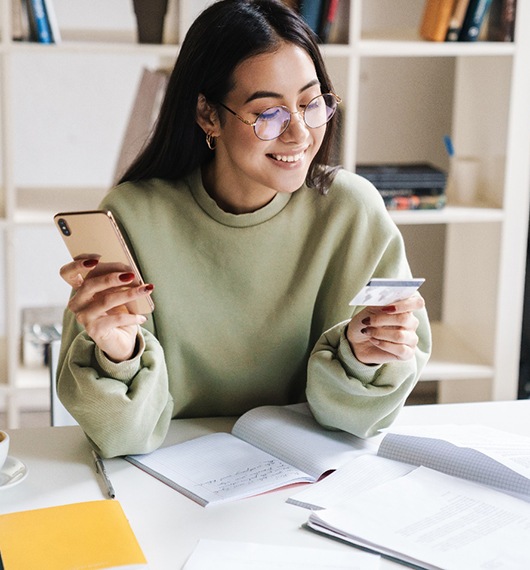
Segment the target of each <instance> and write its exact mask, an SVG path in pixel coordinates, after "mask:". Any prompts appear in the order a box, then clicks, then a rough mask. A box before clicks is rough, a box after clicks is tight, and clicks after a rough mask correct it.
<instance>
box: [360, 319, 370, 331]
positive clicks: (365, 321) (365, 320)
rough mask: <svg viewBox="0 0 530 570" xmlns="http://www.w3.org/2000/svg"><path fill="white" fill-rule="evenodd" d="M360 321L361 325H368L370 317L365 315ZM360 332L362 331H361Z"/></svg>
mask: <svg viewBox="0 0 530 570" xmlns="http://www.w3.org/2000/svg"><path fill="white" fill-rule="evenodd" d="M361 323H362V324H363V325H369V324H370V317H366V318H365V319H363V320H362V321H361ZM361 332H362V331H361Z"/></svg>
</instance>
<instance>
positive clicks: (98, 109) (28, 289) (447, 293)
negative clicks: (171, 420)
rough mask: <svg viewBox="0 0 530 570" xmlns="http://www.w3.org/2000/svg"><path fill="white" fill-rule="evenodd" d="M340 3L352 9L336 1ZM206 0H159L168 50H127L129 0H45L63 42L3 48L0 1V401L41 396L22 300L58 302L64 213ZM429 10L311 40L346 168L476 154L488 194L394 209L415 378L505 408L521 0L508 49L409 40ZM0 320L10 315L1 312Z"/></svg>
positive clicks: (376, 11)
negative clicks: (418, 309) (416, 337)
mask: <svg viewBox="0 0 530 570" xmlns="http://www.w3.org/2000/svg"><path fill="white" fill-rule="evenodd" d="M345 1H346V0H345ZM209 3H210V2H208V1H206V0H201V1H197V0H170V9H169V12H168V17H167V18H166V37H167V41H168V42H169V43H165V44H164V45H145V44H144V45H140V44H137V43H136V41H135V31H134V17H133V15H132V8H131V2H130V0H113V2H108V1H107V0H76V2H71V0H55V6H56V12H57V17H58V20H59V24H60V26H61V33H62V36H63V41H62V43H61V44H60V45H51V46H45V45H39V44H35V43H21V42H13V41H11V39H10V36H11V31H10V6H11V0H0V33H1V41H0V248H1V249H0V305H1V307H2V309H0V338H1V339H2V343H1V345H0V407H5V408H6V409H7V411H8V416H9V425H10V426H11V427H15V426H16V425H17V423H18V414H19V411H20V409H22V408H23V407H37V408H38V407H39V406H47V404H48V399H47V398H48V396H47V394H48V391H47V390H48V382H49V379H48V376H47V373H46V370H43V369H41V370H37V371H35V370H33V369H24V368H22V367H21V365H20V348H19V347H20V311H21V309H22V307H24V306H28V305H32V306H40V305H42V306H45V305H46V304H57V303H58V302H65V300H66V298H67V295H68V291H67V288H66V287H65V286H64V284H63V283H62V282H61V280H60V279H59V277H58V275H57V270H58V268H59V266H60V265H61V264H62V263H63V262H64V261H65V260H66V259H67V256H66V251H63V249H64V246H63V245H62V243H60V241H59V240H58V239H57V236H55V231H56V230H55V229H54V228H53V225H52V215H53V214H54V213H55V212H56V211H58V210H64V209H72V208H90V207H95V206H96V205H97V203H98V202H99V199H100V198H101V196H102V195H103V194H104V193H105V191H106V190H107V188H108V187H109V185H110V183H111V180H112V174H113V166H114V165H115V161H116V160H117V156H118V152H119V146H120V144H121V137H122V134H123V131H124V128H125V124H126V121H127V118H128V111H129V109H130V107H131V105H132V100H133V97H134V95H135V89H136V86H137V82H138V80H139V77H140V74H141V71H142V69H143V68H144V67H158V66H161V65H164V66H165V65H168V64H170V63H171V62H172V61H173V60H174V58H175V56H176V54H177V53H178V41H179V38H182V37H183V35H184V33H185V30H186V29H187V27H188V26H189V23H190V22H191V21H192V20H193V19H194V17H195V15H196V14H197V13H198V12H199V11H200V10H201V9H202V7H203V6H204V5H207V4H209ZM423 5H424V2H423V0H351V1H350V2H349V19H348V21H347V22H348V29H347V36H348V41H347V42H346V43H343V44H336V45H332V44H329V45H324V46H322V49H323V53H324V57H325V59H326V61H327V63H328V66H329V69H330V71H331V74H332V77H333V79H334V82H335V89H336V91H337V93H339V94H340V95H341V97H343V100H344V104H343V110H344V116H343V140H342V162H343V164H344V166H345V167H346V168H348V169H351V170H354V169H355V164H356V163H357V162H369V161H370V162H374V161H407V160H408V161H413V160H427V161H430V162H433V163H435V164H437V165H438V166H440V167H442V168H448V167H449V160H448V158H447V156H446V155H445V149H444V147H443V144H442V136H443V135H444V134H450V135H451V136H452V138H453V140H454V143H455V148H456V151H457V154H458V153H462V154H473V155H475V156H477V157H478V158H479V160H480V161H481V175H482V179H481V193H480V201H477V203H476V204H472V205H471V206H470V205H467V206H461V205H459V204H458V200H457V197H455V196H452V197H451V198H450V200H449V203H448V205H447V207H446V208H444V209H443V210H440V211H423V212H403V211H401V212H393V213H392V217H393V219H394V220H395V221H396V223H397V224H398V225H399V226H400V228H401V229H402V230H403V234H404V236H405V240H406V244H407V249H408V251H409V256H410V259H411V264H412V267H413V270H414V272H415V273H416V274H418V275H420V274H421V275H422V276H424V277H426V278H427V282H426V284H425V285H424V287H423V288H422V292H423V294H424V296H425V298H426V301H427V306H428V310H429V312H430V314H431V318H432V321H433V337H434V352H433V357H432V359H431V361H430V363H429V364H428V366H427V368H426V370H425V372H424V374H423V377H422V380H429V381H436V382H438V383H439V399H440V401H470V400H487V399H493V400H499V399H514V398H516V395H517V384H518V365H519V345H520V331H521V320H522V306H523V288H524V278H525V263H526V234H527V230H528V206H529V193H530V192H529V187H530V184H529V176H530V166H529V162H530V130H529V129H528V128H527V127H525V125H526V126H527V125H528V124H530V106H529V105H528V101H529V100H530V73H528V70H529V69H530V38H529V34H527V33H526V31H527V30H528V29H529V26H530V5H528V3H526V2H519V3H518V6H517V30H516V41H515V42H514V43H493V42H477V43H431V42H425V41H422V40H421V39H419V37H418V33H417V30H418V26H419V22H420V19H421V14H422V10H423ZM2 315H3V318H2Z"/></svg>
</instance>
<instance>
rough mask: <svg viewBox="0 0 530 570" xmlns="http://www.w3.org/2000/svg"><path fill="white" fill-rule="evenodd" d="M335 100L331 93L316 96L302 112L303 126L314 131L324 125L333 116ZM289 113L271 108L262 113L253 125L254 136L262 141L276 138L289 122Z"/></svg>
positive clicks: (285, 109) (280, 108) (286, 110)
mask: <svg viewBox="0 0 530 570" xmlns="http://www.w3.org/2000/svg"><path fill="white" fill-rule="evenodd" d="M336 109H337V99H336V98H335V96H334V95H333V94H331V93H324V94H323V95H318V96H317V97H315V98H314V99H312V100H311V101H309V103H308V104H307V106H306V107H305V109H304V110H303V111H302V115H303V117H304V122H305V124H306V125H307V126H308V127H309V128H311V129H316V128H318V127H322V126H323V125H325V124H326V123H327V122H328V121H329V120H330V119H331V117H333V115H334V114H335V111H336ZM291 114H292V113H291V112H290V111H289V109H287V108H286V107H281V106H279V107H271V108H270V109H267V110H266V111H263V113H261V114H260V115H259V116H258V118H257V119H256V122H255V124H254V132H255V133H256V136H257V137H258V138H259V139H261V140H264V141H270V140H273V139H275V138H278V137H279V136H280V135H281V134H282V133H284V132H285V130H286V129H287V127H288V126H289V123H290V122H291Z"/></svg>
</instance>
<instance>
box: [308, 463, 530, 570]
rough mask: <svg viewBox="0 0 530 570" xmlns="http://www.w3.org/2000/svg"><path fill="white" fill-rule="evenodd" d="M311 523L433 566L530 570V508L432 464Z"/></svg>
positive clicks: (316, 514)
mask: <svg viewBox="0 0 530 570" xmlns="http://www.w3.org/2000/svg"><path fill="white" fill-rule="evenodd" d="M309 524H310V525H311V526H313V525H314V524H317V525H318V527H320V528H321V527H322V526H324V527H326V528H330V529H332V532H331V534H332V535H333V536H337V535H340V536H345V537H346V539H347V540H351V541H352V542H353V543H354V544H360V545H365V546H367V547H369V548H373V549H374V550H377V551H378V552H381V553H386V554H389V555H391V556H395V557H397V558H400V559H402V560H405V561H409V562H414V561H416V562H417V561H420V562H421V565H422V567H425V568H444V569H445V570H474V569H477V570H478V569H482V570H484V569H490V568H495V570H528V568H530V549H528V537H529V536H530V505H529V504H528V503H526V502H524V501H520V500H518V499H516V498H514V497H511V496H509V495H505V494H504V493H500V492H498V491H494V490H492V489H489V488H487V487H484V486H482V485H477V484H475V483H471V482H468V481H464V480H462V479H458V478H456V477H451V476H449V475H445V474H443V473H438V472H436V471H432V470H431V469H427V468H425V467H419V468H418V469H415V470H414V471H412V472H411V473H410V474H408V475H405V476H403V477H399V478H398V479H395V480H393V481H391V482H389V483H385V484H383V485H379V486H377V487H376V488H374V489H372V490H371V491H367V492H366V493H363V494H361V495H359V496H357V498H356V500H355V503H354V504H350V505H348V508H347V509H346V508H338V507H337V508H333V509H329V510H324V511H314V512H313V513H312V514H311V515H310V519H309Z"/></svg>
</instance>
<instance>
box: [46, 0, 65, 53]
mask: <svg viewBox="0 0 530 570" xmlns="http://www.w3.org/2000/svg"><path fill="white" fill-rule="evenodd" d="M44 9H45V10H46V17H47V18H48V25H49V26H50V32H51V35H52V42H53V43H54V44H58V43H61V31H60V29H59V22H58V21H57V15H56V13H55V6H54V4H53V0H44Z"/></svg>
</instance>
